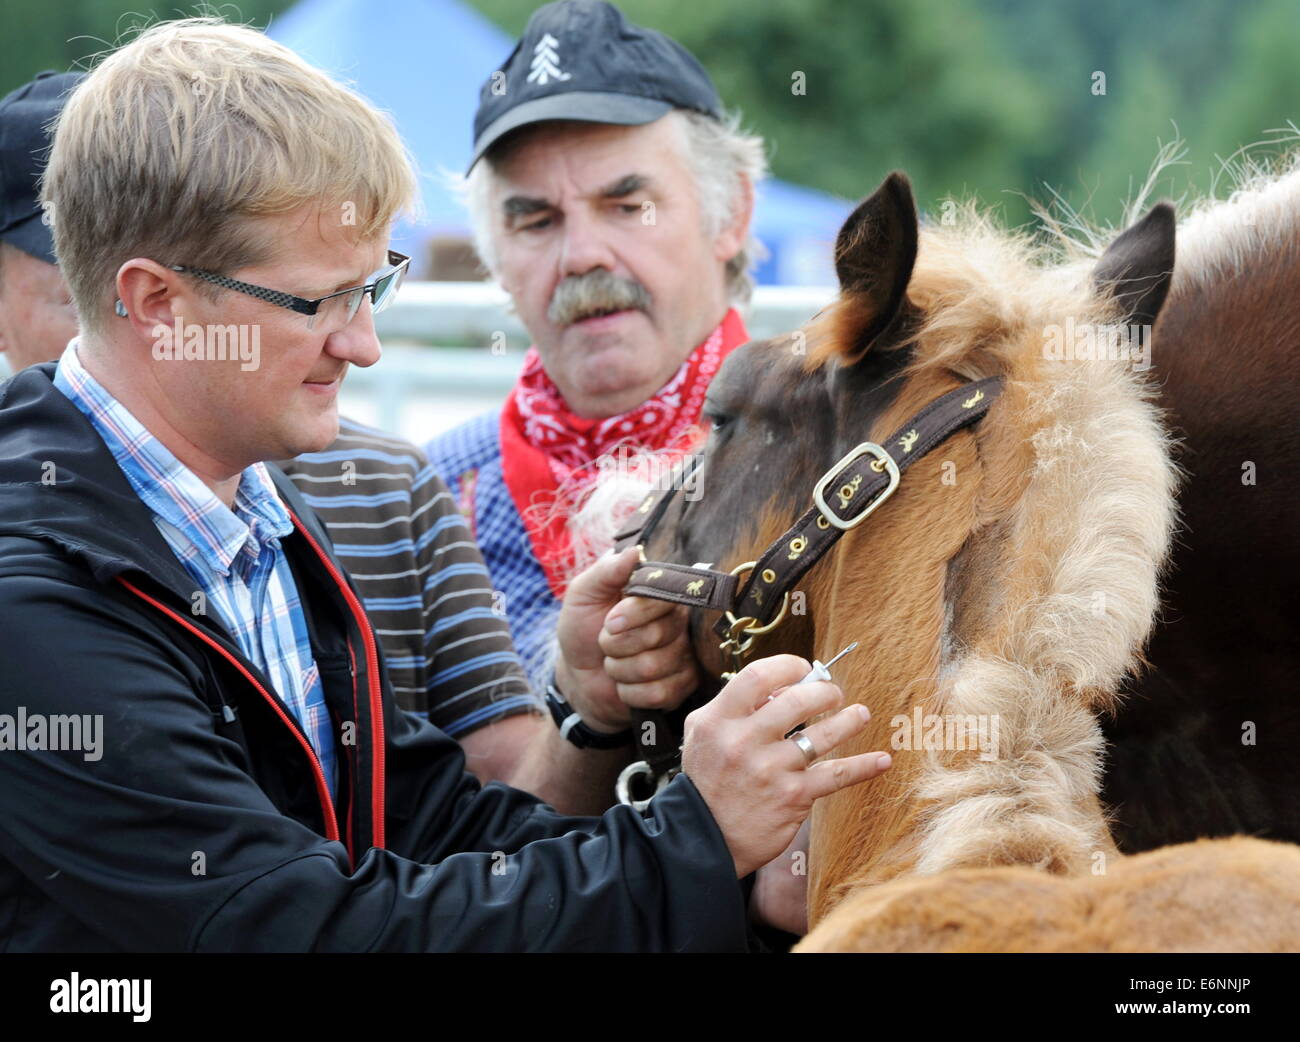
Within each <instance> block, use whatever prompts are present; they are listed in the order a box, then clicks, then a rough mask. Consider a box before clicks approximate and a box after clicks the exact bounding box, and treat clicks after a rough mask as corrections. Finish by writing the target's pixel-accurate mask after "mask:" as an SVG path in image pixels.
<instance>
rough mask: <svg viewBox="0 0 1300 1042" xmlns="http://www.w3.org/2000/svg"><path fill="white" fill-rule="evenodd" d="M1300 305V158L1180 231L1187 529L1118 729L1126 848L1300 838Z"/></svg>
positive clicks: (1172, 376)
mask: <svg viewBox="0 0 1300 1042" xmlns="http://www.w3.org/2000/svg"><path fill="white" fill-rule="evenodd" d="M1297 301H1300V163H1293V164H1292V167H1291V169H1290V171H1289V172H1288V173H1285V174H1283V175H1282V176H1280V177H1267V176H1260V177H1258V178H1257V181H1256V183H1255V184H1254V185H1252V186H1250V187H1248V188H1246V189H1245V190H1243V191H1240V192H1238V193H1237V194H1236V195H1234V197H1233V198H1232V199H1231V200H1230V201H1227V202H1218V203H1212V204H1205V205H1203V206H1202V208H1201V209H1199V210H1198V211H1197V212H1195V213H1193V214H1192V215H1191V216H1190V217H1188V218H1187V219H1185V220H1184V221H1183V222H1182V223H1181V224H1180V226H1179V230H1178V264H1177V265H1176V267H1175V272H1174V281H1173V286H1172V289H1171V291H1170V295H1169V299H1168V301H1167V302H1166V304H1165V307H1164V309H1163V310H1162V312H1161V316H1160V321H1159V324H1158V326H1157V329H1156V340H1155V344H1156V349H1155V351H1154V352H1153V356H1152V363H1153V364H1152V370H1151V375H1153V376H1154V377H1155V379H1156V382H1157V384H1158V385H1159V387H1160V403H1161V405H1162V407H1163V408H1164V409H1165V410H1166V412H1167V417H1168V422H1169V424H1170V427H1171V429H1172V431H1173V433H1174V434H1175V436H1176V437H1177V438H1178V439H1179V443H1180V444H1179V446H1178V449H1177V452H1176V456H1175V458H1176V459H1177V461H1178V463H1179V465H1180V466H1181V467H1182V469H1183V471H1184V473H1185V479H1184V481H1183V484H1182V489H1181V492H1180V494H1179V512H1180V515H1181V520H1182V525H1181V529H1180V533H1179V538H1178V539H1177V542H1176V544H1175V548H1174V554H1173V560H1172V568H1171V569H1170V572H1169V575H1168V578H1167V580H1166V584H1165V588H1166V590H1165V596H1164V598H1163V608H1162V611H1161V622H1160V624H1159V625H1158V627H1157V628H1156V631H1155V634H1154V636H1153V637H1152V640H1151V643H1150V646H1149V649H1148V651H1147V658H1148V660H1149V661H1150V663H1151V666H1150V668H1149V669H1147V670H1145V671H1143V672H1142V673H1141V674H1140V675H1139V676H1138V677H1137V678H1136V679H1135V680H1134V681H1133V682H1132V684H1131V690H1130V692H1129V693H1128V695H1127V697H1126V698H1125V699H1124V702H1123V707H1122V709H1121V711H1120V712H1119V714H1118V716H1117V718H1115V719H1114V720H1108V721H1106V723H1105V729H1106V736H1107V739H1108V740H1109V742H1110V743H1111V746H1112V748H1111V753H1110V764H1109V766H1108V770H1107V773H1106V784H1105V788H1104V790H1103V797H1104V799H1105V801H1106V803H1107V804H1108V805H1109V806H1112V807H1113V808H1114V811H1115V821H1114V829H1115V836H1116V839H1117V841H1118V842H1119V845H1120V847H1121V848H1122V849H1124V850H1126V851H1129V850H1131V851H1137V850H1146V849H1149V848H1152V847H1156V846H1161V845H1164V844H1168V843H1178V842H1183V841H1186V840H1190V839H1194V838H1196V837H1198V836H1222V835H1228V834H1232V833H1248V834H1252V835H1257V836H1263V837H1266V838H1272V839H1284V840H1288V841H1290V842H1293V843H1300V777H1298V772H1297V753H1296V748H1297V743H1298V742H1300V714H1298V713H1297V710H1296V698H1297V696H1296V677H1297V676H1298V675H1300V625H1298V623H1300V542H1297V540H1296V538H1295V532H1296V518H1297V516H1300V484H1298V483H1297V482H1296V480H1295V475H1296V465H1295V460H1296V459H1297V454H1298V453H1300V423H1298V422H1297V416H1296V411H1295V402H1296V400H1297V396H1300V307H1297Z"/></svg>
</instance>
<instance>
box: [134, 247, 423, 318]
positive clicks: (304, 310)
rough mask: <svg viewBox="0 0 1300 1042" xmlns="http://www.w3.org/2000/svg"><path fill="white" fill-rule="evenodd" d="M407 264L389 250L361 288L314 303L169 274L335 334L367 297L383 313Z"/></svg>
mask: <svg viewBox="0 0 1300 1042" xmlns="http://www.w3.org/2000/svg"><path fill="white" fill-rule="evenodd" d="M410 263H411V258H410V257H407V256H405V255H403V254H401V253H398V252H397V251H396V250H389V251H388V264H387V266H386V267H383V268H380V269H379V270H378V271H377V272H375V273H374V275H372V276H371V277H370V281H369V282H367V283H366V284H365V285H364V286H353V287H352V288H350V289H341V290H338V291H337V292H334V293H327V294H325V296H323V297H317V298H315V299H314V300H308V299H307V298H305V297H296V296H294V295H293V294H292V293H282V292H280V291H279V290H275V289H267V288H266V287H265V286H255V285H253V284H252V283H251V282H240V281H239V280H238V279H232V278H229V277H228V276H226V275H218V274H217V273H216V272H212V271H204V270H203V269H202V268H190V267H187V266H186V265H184V264H172V265H169V266H170V267H171V269H172V271H179V272H181V273H182V274H185V275H193V276H194V277H195V278H196V279H202V280H203V281H204V282H211V283H212V284H213V285H214V286H221V287H223V288H224V289H233V290H235V292H237V293H246V294H248V295H249V296H250V297H257V299H258V300H265V301H266V302H267V303H268V304H275V305H276V306H277V307H282V308H288V309H289V310H290V311H296V312H298V314H300V315H309V316H311V322H310V323H309V324H308V327H309V328H314V327H315V323H316V321H317V320H318V319H320V320H322V321H323V324H324V325H325V327H326V328H328V329H331V330H332V331H335V332H337V330H339V329H342V328H343V327H344V326H346V325H347V324H348V323H349V322H351V321H352V318H353V316H354V315H356V313H357V310H358V309H359V308H360V307H361V301H362V300H363V299H365V297H366V296H367V295H369V296H370V306H371V311H372V312H373V313H375V314H378V313H379V312H380V311H383V310H384V308H386V307H387V306H388V305H389V304H391V303H392V302H393V298H394V297H396V296H397V290H398V287H400V286H401V284H402V279H403V278H404V277H405V276H406V269H407V267H408V266H409V265H410ZM116 308H117V313H118V314H119V315H125V313H126V308H125V306H124V305H123V304H122V302H121V301H120V300H119V301H118V302H117V305H116Z"/></svg>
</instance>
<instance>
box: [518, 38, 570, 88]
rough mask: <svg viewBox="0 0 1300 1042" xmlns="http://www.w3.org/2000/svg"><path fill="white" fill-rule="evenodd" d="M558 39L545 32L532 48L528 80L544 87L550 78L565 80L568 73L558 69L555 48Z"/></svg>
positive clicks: (558, 42) (557, 44)
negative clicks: (531, 61)
mask: <svg viewBox="0 0 1300 1042" xmlns="http://www.w3.org/2000/svg"><path fill="white" fill-rule="evenodd" d="M559 46H560V41H559V40H557V39H556V38H555V37H554V36H552V35H551V34H550V33H546V34H545V35H544V36H543V37H542V38H541V40H540V41H538V44H537V46H536V47H534V48H533V63H532V65H531V66H529V68H530V70H531V71H530V72H529V73H528V82H529V83H536V84H538V85H539V86H542V87H545V86H546V85H547V84H548V83H550V82H551V80H557V81H562V80H567V79H568V78H569V74H568V73H567V72H561V71H560V52H559V51H558V50H556V48H557V47H559Z"/></svg>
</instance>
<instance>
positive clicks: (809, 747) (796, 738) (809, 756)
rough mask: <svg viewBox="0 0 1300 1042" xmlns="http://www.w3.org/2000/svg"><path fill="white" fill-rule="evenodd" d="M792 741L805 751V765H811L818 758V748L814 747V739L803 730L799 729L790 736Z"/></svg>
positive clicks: (802, 751)
mask: <svg viewBox="0 0 1300 1042" xmlns="http://www.w3.org/2000/svg"><path fill="white" fill-rule="evenodd" d="M790 741H792V742H794V744H795V745H797V746H798V747H799V751H800V752H801V753H803V760H804V766H805V767H811V766H812V765H813V761H814V760H816V759H817V750H816V749H814V748H813V744H812V739H811V738H809V737H808V736H807V735H806V734H804V733H803V732H802V731H798V732H796V733H795V734H792V735H791V736H790Z"/></svg>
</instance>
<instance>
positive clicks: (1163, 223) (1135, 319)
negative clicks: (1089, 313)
mask: <svg viewBox="0 0 1300 1042" xmlns="http://www.w3.org/2000/svg"><path fill="white" fill-rule="evenodd" d="M1174 225H1175V221H1174V208H1173V206H1172V205H1171V204H1169V203H1164V202H1162V203H1157V204H1156V205H1155V206H1153V207H1152V208H1151V210H1150V211H1149V212H1148V213H1147V215H1146V216H1145V217H1143V218H1142V220H1140V221H1138V222H1137V224H1135V225H1133V226H1132V227H1131V228H1127V229H1125V230H1124V231H1123V232H1122V233H1121V234H1120V235H1119V236H1118V237H1117V238H1116V239H1115V241H1114V242H1112V243H1111V244H1110V246H1108V247H1107V248H1106V252H1105V253H1103V254H1102V255H1101V260H1099V261H1098V262H1097V267H1096V268H1095V269H1094V270H1093V273H1092V280H1093V282H1094V283H1095V284H1096V286H1097V288H1098V289H1100V290H1102V291H1103V292H1106V293H1111V294H1113V295H1114V297H1115V299H1116V300H1117V301H1119V304H1120V308H1121V311H1122V313H1123V315H1124V319H1123V321H1124V324H1125V325H1143V326H1150V325H1154V324H1155V320H1156V316H1157V315H1159V314H1160V308H1161V307H1162V306H1163V305H1164V302H1165V297H1166V296H1168V295H1169V283H1170V282H1171V281H1172V279H1173V275H1174Z"/></svg>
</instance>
